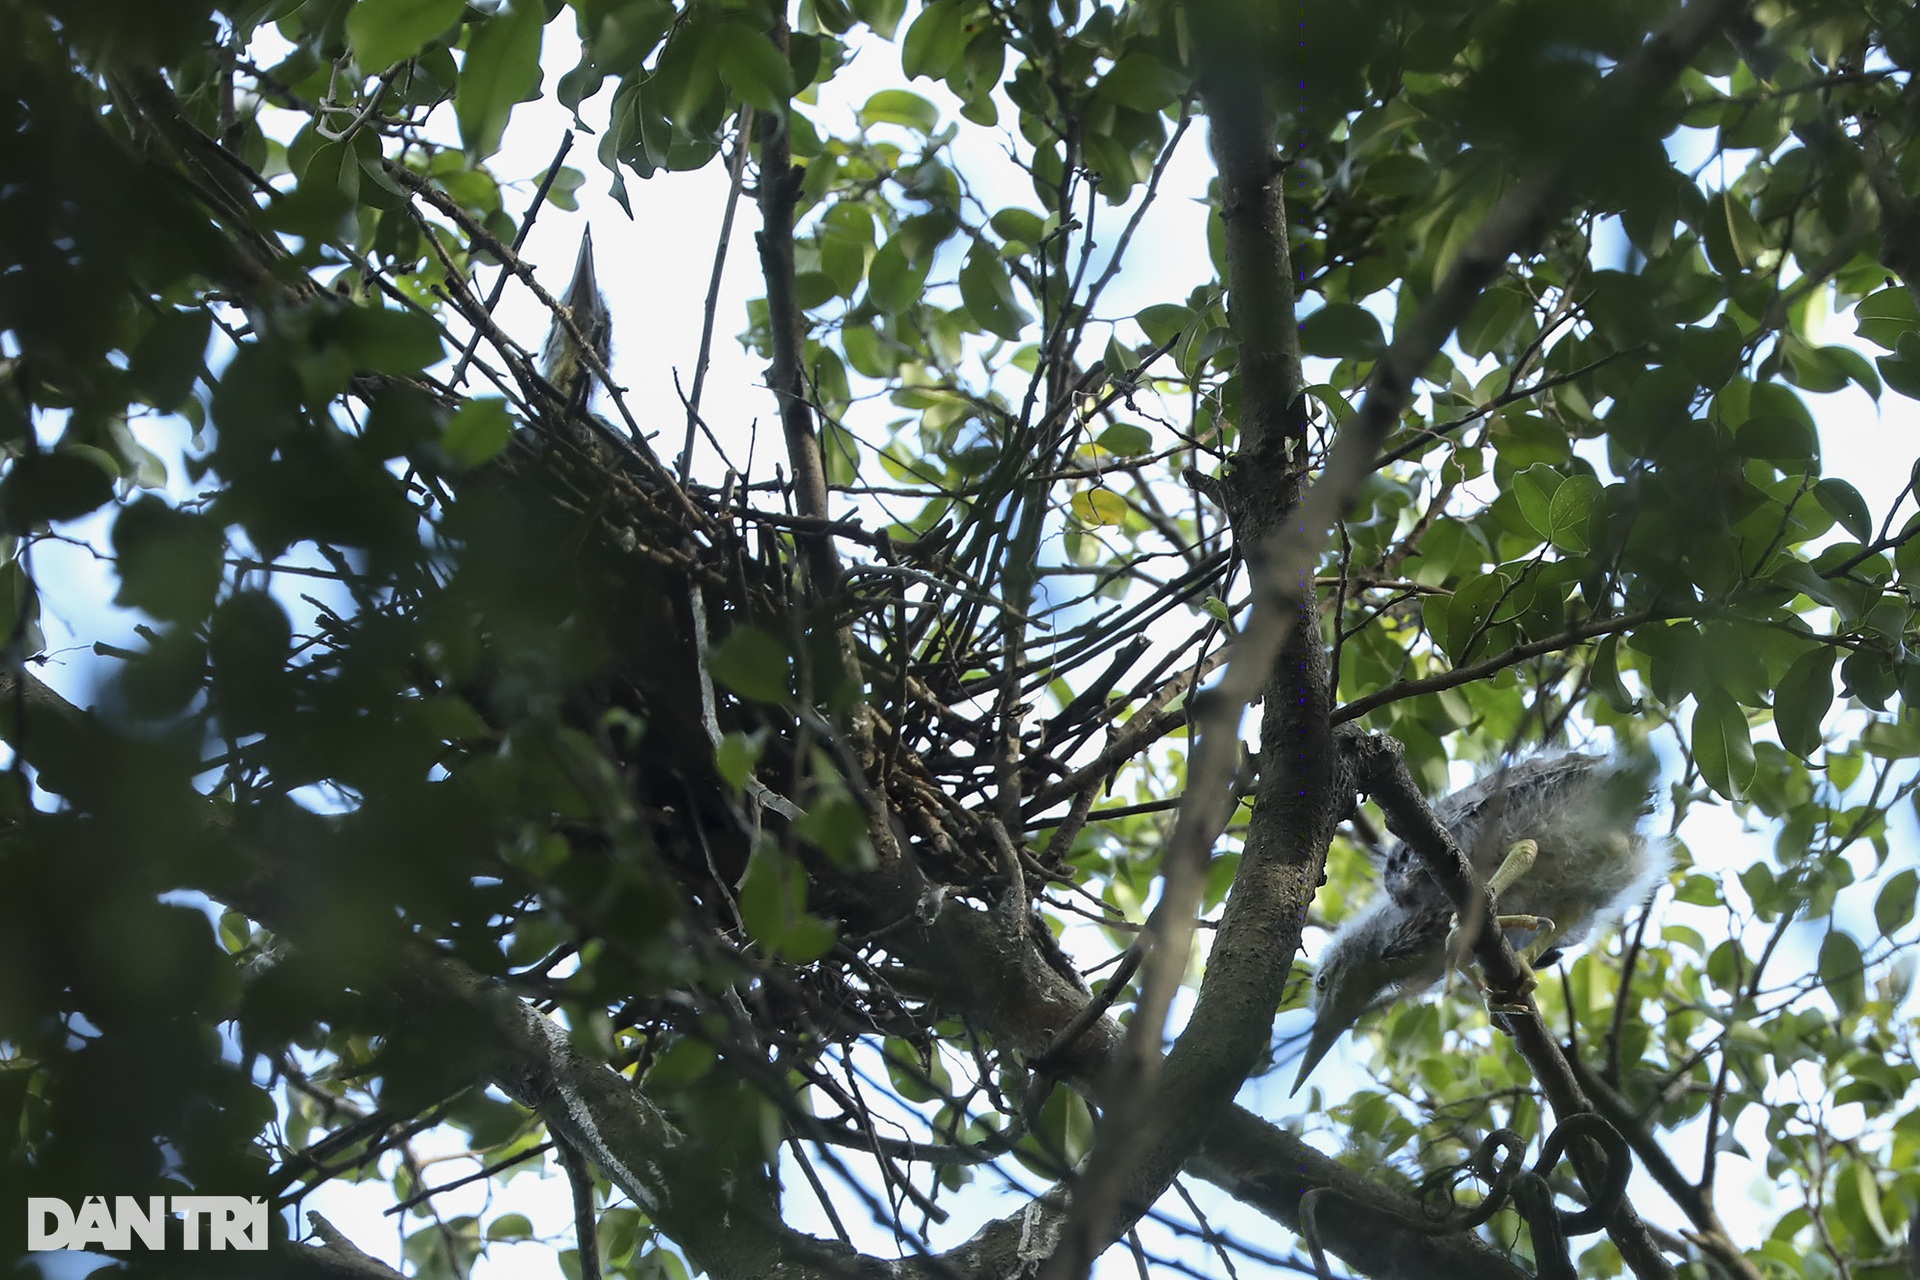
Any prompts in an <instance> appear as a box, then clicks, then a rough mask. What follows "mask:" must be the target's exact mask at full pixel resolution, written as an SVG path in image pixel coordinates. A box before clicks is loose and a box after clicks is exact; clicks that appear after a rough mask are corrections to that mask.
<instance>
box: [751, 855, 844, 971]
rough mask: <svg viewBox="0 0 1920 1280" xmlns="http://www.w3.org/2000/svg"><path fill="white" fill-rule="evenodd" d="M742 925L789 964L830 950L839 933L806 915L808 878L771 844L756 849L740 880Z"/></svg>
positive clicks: (803, 961) (809, 959) (798, 866)
mask: <svg viewBox="0 0 1920 1280" xmlns="http://www.w3.org/2000/svg"><path fill="white" fill-rule="evenodd" d="M740 923H741V924H743V925H745V926H746V930H747V935H748V936H749V937H751V938H752V939H753V940H754V941H755V942H758V943H759V944H760V945H762V946H764V947H766V948H767V949H768V950H769V951H771V952H773V953H774V955H775V956H777V957H779V958H780V959H782V960H786V961H788V962H790V963H793V964H806V963H809V962H811V961H814V960H818V959H819V958H820V957H821V956H823V955H825V954H826V953H827V952H828V951H830V950H832V949H833V944H834V941H835V939H836V938H837V937H838V936H839V935H838V931H837V930H836V929H835V928H834V927H833V925H831V924H829V923H828V922H827V921H825V920H822V919H820V918H819V917H818V916H814V915H809V914H808V913H807V878H806V874H805V872H804V871H802V870H801V868H800V865H799V864H798V863H797V862H795V861H794V860H793V859H792V858H791V857H789V856H788V855H786V854H784V853H782V852H780V851H779V850H778V849H776V848H774V847H773V846H772V845H771V844H769V843H765V842H763V843H761V844H759V845H757V846H756V847H755V848H754V851H753V854H752V856H751V857H749V858H748V860H747V874H746V876H745V877H744V878H743V879H742V880H741V881H740Z"/></svg>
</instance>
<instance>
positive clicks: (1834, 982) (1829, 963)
mask: <svg viewBox="0 0 1920 1280" xmlns="http://www.w3.org/2000/svg"><path fill="white" fill-rule="evenodd" d="M1819 973H1820V985H1822V986H1824V987H1825V988H1826V989H1827V994H1828V995H1829V996H1832V997H1833V1003H1834V1007H1835V1008H1837V1009H1839V1010H1840V1015H1841V1016H1842V1017H1847V1016H1850V1015H1852V1014H1856V1013H1858V1012H1859V1011H1860V1007H1861V1006H1862V1005H1863V1004H1865V1003H1866V999H1867V975H1866V963H1865V961H1864V959H1863V958H1862V956H1861V954H1860V944H1859V943H1857V942H1855V941H1854V940H1853V939H1852V937H1850V936H1849V935H1847V934H1845V933H1843V932H1841V931H1840V930H1838V929H1835V930H1833V931H1832V932H1830V933H1828V934H1827V936H1826V937H1825V938H1823V939H1821V941H1820V963H1819Z"/></svg>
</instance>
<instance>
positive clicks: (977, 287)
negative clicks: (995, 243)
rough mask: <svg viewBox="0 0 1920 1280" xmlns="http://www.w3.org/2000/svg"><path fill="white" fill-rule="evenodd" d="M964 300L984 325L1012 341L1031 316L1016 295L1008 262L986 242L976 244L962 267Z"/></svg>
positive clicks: (961, 283) (961, 278)
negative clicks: (986, 244) (1008, 275)
mask: <svg viewBox="0 0 1920 1280" xmlns="http://www.w3.org/2000/svg"><path fill="white" fill-rule="evenodd" d="M960 300H961V301H962V302H964V303H966V304H967V310H968V311H970V312H971V313H972V314H973V318H974V319H975V320H976V321H978V322H979V324H980V326H981V328H983V329H985V330H986V331H987V332H989V333H991V334H994V335H996V336H998V337H1002V338H1005V339H1007V340H1008V341H1012V340H1013V339H1015V338H1018V337H1019V336H1020V330H1021V329H1023V328H1024V327H1026V324H1027V322H1028V320H1029V319H1030V317H1029V316H1028V315H1027V313H1026V311H1025V310H1024V309H1023V308H1022V307H1021V306H1020V303H1019V302H1018V301H1017V300H1016V299H1015V298H1014V296H1013V283H1012V281H1010V280H1009V279H1008V278H1007V267H1006V264H1005V263H1003V262H1001V261H1000V257H999V255H998V254H996V253H994V252H993V251H992V250H991V249H988V248H986V247H985V246H984V245H975V246H974V247H973V248H972V249H971V250H969V251H968V253H967V262H966V265H965V266H963V267H961V268H960Z"/></svg>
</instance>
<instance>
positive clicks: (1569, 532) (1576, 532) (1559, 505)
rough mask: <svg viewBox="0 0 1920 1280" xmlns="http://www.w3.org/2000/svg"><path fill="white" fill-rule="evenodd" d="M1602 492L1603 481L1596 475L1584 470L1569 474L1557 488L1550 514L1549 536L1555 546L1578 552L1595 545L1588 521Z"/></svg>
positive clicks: (1548, 521)
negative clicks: (1565, 480)
mask: <svg viewBox="0 0 1920 1280" xmlns="http://www.w3.org/2000/svg"><path fill="white" fill-rule="evenodd" d="M1600 494H1601V488H1600V482H1599V481H1598V480H1596V479H1594V478H1593V477H1592V476H1590V475H1587V474H1585V473H1584V472H1583V473H1581V474H1579V475H1573V476H1568V477H1567V482H1566V483H1565V484H1563V485H1561V486H1560V488H1559V489H1558V490H1556V491H1555V492H1554V495H1553V506H1552V507H1551V509H1550V510H1549V511H1548V514H1547V524H1548V532H1547V536H1548V537H1549V538H1551V539H1552V540H1553V545H1554V546H1556V547H1559V548H1560V549H1561V550H1562V551H1572V552H1576V553H1585V552H1586V551H1588V550H1590V549H1591V547H1590V544H1589V543H1588V541H1587V522H1588V519H1589V517H1591V516H1592V514H1593V507H1594V504H1595V503H1597V502H1598V501H1600Z"/></svg>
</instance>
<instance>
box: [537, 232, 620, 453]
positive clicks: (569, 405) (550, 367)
mask: <svg viewBox="0 0 1920 1280" xmlns="http://www.w3.org/2000/svg"><path fill="white" fill-rule="evenodd" d="M562 302H563V304H564V305H565V306H566V308H567V310H568V312H569V313H571V314H572V316H573V323H574V327H575V328H577V329H579V331H580V336H581V337H583V338H585V339H586V340H587V344H588V345H589V346H590V347H592V348H593V353H594V355H596V356H598V357H599V366H600V368H602V369H604V368H606V367H607V364H608V361H609V360H611V359H612V356H613V313H612V312H610V311H609V310H608V309H607V299H606V297H605V295H603V294H602V293H601V292H600V284H599V281H598V279H597V278H596V277H595V274H594V268H593V232H592V230H591V229H589V230H588V231H586V232H585V233H584V234H582V235H581V237H580V254H579V256H578V257H577V258H575V259H574V264H573V282H572V283H571V284H569V285H568V286H567V296H566V297H565V298H564V299H562ZM540 374H541V376H542V377H544V378H545V379H546V380H547V383H548V385H549V386H551V387H552V388H553V389H554V390H555V391H556V392H558V393H559V395H560V401H561V404H562V406H563V407H564V409H565V412H566V413H567V414H569V415H571V414H575V413H578V412H580V411H581V410H582V409H584V408H586V406H587V399H588V397H589V396H590V395H591V393H592V391H593V377H594V374H593V370H592V368H591V367H589V365H588V364H587V362H586V361H584V360H582V359H581V358H580V348H579V345H578V344H577V343H575V342H574V340H573V335H572V334H571V333H569V332H567V326H566V325H565V324H563V323H561V320H560V317H559V316H557V315H556V316H555V317H554V318H553V325H552V327H551V328H549V329H548V330H547V342H546V346H545V348H544V349H542V351H541V353H540Z"/></svg>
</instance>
